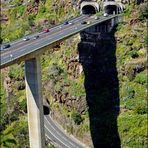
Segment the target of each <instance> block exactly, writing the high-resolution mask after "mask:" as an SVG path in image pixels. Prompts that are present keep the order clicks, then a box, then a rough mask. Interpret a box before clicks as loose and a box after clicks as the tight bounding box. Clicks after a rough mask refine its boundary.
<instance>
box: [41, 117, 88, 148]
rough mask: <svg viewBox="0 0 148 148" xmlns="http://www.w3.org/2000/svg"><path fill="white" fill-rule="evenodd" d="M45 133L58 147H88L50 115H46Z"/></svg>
mask: <svg viewBox="0 0 148 148" xmlns="http://www.w3.org/2000/svg"><path fill="white" fill-rule="evenodd" d="M44 125H45V135H46V137H47V138H48V139H50V140H51V141H52V143H53V144H55V145H56V146H58V148H87V147H86V146H85V145H84V144H82V143H81V142H80V141H78V140H76V139H75V138H74V137H71V136H69V135H68V134H67V133H66V132H65V131H64V130H62V129H61V128H60V127H59V125H57V124H55V122H54V121H53V120H52V119H51V117H50V116H44Z"/></svg>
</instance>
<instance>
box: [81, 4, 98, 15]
mask: <svg viewBox="0 0 148 148" xmlns="http://www.w3.org/2000/svg"><path fill="white" fill-rule="evenodd" d="M82 14H96V9H95V7H93V6H91V5H87V6H84V7H83V8H82Z"/></svg>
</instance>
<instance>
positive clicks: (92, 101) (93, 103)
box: [78, 33, 120, 148]
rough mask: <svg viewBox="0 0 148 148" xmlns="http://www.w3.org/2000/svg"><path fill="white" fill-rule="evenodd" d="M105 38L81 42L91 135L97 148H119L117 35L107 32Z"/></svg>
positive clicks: (80, 48)
mask: <svg viewBox="0 0 148 148" xmlns="http://www.w3.org/2000/svg"><path fill="white" fill-rule="evenodd" d="M103 38H104V39H103ZM103 38H100V39H98V40H97V41H95V42H94V41H93V42H85V41H84V40H82V41H81V42H80V43H79V45H78V51H79V60H80V63H81V64H82V66H83V70H84V74H85V82H84V86H85V91H86V100H87V105H88V107H89V110H88V111H89V119H90V132H91V136H92V141H93V145H94V148H120V138H119V134H118V126H117V116H118V114H119V82H118V78H117V69H116V56H115V52H116V41H115V38H114V33H106V37H105V36H104V37H103Z"/></svg>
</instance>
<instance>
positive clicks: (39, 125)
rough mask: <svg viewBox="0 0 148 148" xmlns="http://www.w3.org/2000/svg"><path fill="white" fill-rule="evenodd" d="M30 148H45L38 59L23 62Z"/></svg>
mask: <svg viewBox="0 0 148 148" xmlns="http://www.w3.org/2000/svg"><path fill="white" fill-rule="evenodd" d="M25 79H26V80H25V81H26V95H27V110H28V126H29V139H30V148H45V132H44V116H43V100H42V91H41V90H42V88H41V70H40V58H39V57H37V58H34V59H30V60H27V61H25Z"/></svg>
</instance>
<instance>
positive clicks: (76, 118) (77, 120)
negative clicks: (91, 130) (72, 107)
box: [71, 111, 83, 125]
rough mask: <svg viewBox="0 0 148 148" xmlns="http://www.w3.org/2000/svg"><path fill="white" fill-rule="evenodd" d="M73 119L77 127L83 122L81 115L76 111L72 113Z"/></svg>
mask: <svg viewBox="0 0 148 148" xmlns="http://www.w3.org/2000/svg"><path fill="white" fill-rule="evenodd" d="M71 118H72V119H73V120H74V122H75V124H77V125H79V124H80V123H81V122H82V121H83V119H82V117H81V114H80V113H78V112H75V111H74V112H72V114H71Z"/></svg>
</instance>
